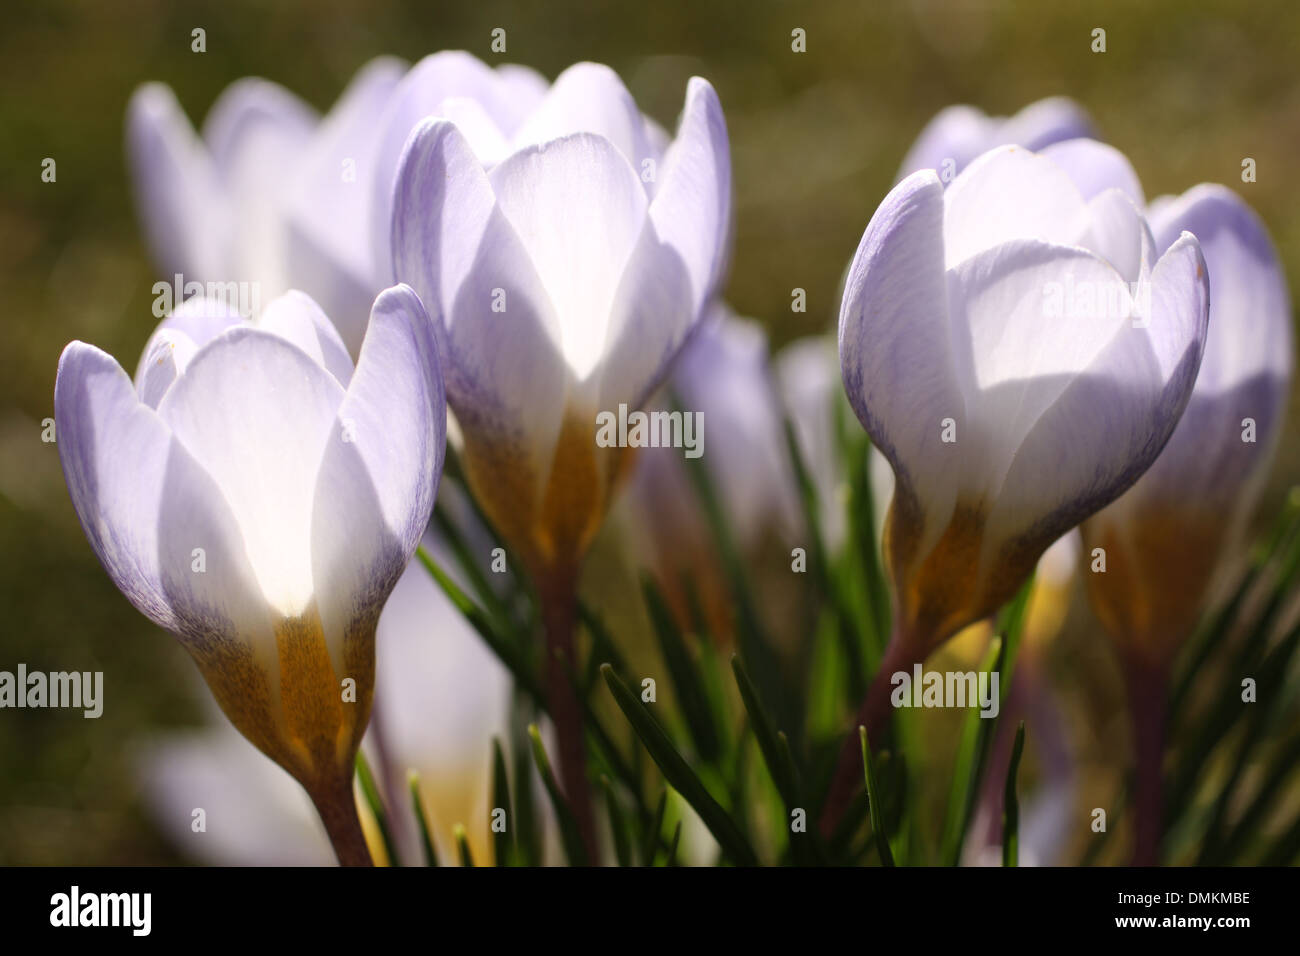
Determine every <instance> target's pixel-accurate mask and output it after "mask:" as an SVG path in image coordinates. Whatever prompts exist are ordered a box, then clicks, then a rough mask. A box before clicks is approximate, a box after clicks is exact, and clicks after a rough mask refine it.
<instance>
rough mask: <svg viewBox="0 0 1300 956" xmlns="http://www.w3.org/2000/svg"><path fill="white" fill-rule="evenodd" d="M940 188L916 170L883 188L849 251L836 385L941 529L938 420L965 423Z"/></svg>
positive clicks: (943, 497) (947, 454)
mask: <svg viewBox="0 0 1300 956" xmlns="http://www.w3.org/2000/svg"><path fill="white" fill-rule="evenodd" d="M943 217H944V189H943V186H942V185H941V184H940V182H939V177H938V176H937V175H935V173H934V172H933V171H930V170H926V171H923V172H919V173H915V174H913V175H912V176H909V177H908V178H907V179H905V180H903V181H902V182H901V183H899V184H898V185H897V186H896V187H894V189H893V190H892V191H891V192H890V193H889V195H888V196H886V197H885V200H884V202H882V203H881V204H880V208H879V209H877V210H876V214H875V215H874V216H872V218H871V222H870V223H869V224H868V226H867V229H866V232H864V233H863V235H862V241H861V243H860V244H859V245H858V251H857V253H856V254H855V255H854V257H853V264H852V265H851V266H850V268H849V273H848V277H847V280H846V283H845V289H844V300H843V304H842V306H841V308H840V321H839V349H840V368H841V372H842V374H843V377H844V389H845V391H846V393H847V394H848V397H849V402H850V404H851V405H852V406H853V409H854V411H855V412H856V413H857V416H858V419H859V421H861V422H862V425H863V427H864V428H865V429H866V431H867V434H868V435H870V436H871V440H872V441H873V442H874V443H875V444H876V446H877V447H879V448H880V449H881V451H883V452H884V454H885V456H886V457H887V458H888V459H889V461H890V464H891V465H893V467H894V471H895V474H897V476H898V478H899V482H900V484H901V486H902V487H903V488H904V489H906V494H907V495H908V496H909V500H910V504H909V505H908V506H909V507H916V506H917V504H918V503H919V502H922V501H923V502H925V503H926V507H927V510H928V511H931V512H933V514H934V519H935V522H937V524H935V523H934V522H931V521H929V520H928V519H927V522H926V524H927V531H928V532H929V533H937V532H938V531H940V530H942V526H943V519H944V517H945V516H946V515H947V514H948V513H949V512H950V511H951V510H952V506H953V502H954V501H955V497H956V492H957V487H956V477H957V469H956V468H954V467H953V464H952V460H951V459H952V457H953V456H952V452H951V449H952V446H951V445H947V444H944V443H942V442H941V440H940V439H941V429H942V422H943V421H944V420H945V419H948V418H952V419H953V420H954V421H956V422H957V424H958V427H964V422H965V419H966V402H965V398H964V397H963V395H962V391H961V388H960V384H959V378H958V372H957V364H956V361H957V357H956V356H955V355H954V354H953V351H952V349H953V343H952V341H951V339H952V336H951V333H950V332H949V319H948V311H949V303H948V280H947V276H946V275H945V273H944V265H943V263H944V239H943V232H944V222H943Z"/></svg>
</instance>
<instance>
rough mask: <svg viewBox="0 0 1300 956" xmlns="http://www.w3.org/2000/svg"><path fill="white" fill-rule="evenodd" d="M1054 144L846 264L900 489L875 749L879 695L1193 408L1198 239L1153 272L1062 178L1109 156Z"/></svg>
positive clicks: (921, 189) (891, 539)
mask: <svg viewBox="0 0 1300 956" xmlns="http://www.w3.org/2000/svg"><path fill="white" fill-rule="evenodd" d="M1060 145H1061V146H1069V147H1070V149H1069V151H1068V153H1067V158H1066V159H1063V160H1062V162H1061V163H1060V164H1058V163H1057V162H1056V161H1054V160H1053V158H1051V156H1050V155H1048V154H1047V153H1046V152H1045V153H1044V154H1036V153H1033V152H1031V151H1029V150H1027V149H1023V148H1020V147H1015V146H1008V147H1001V148H998V149H995V150H991V151H990V152H988V153H986V154H984V155H983V156H981V157H980V158H979V159H977V160H976V161H975V162H973V163H972V164H971V165H970V166H969V167H967V169H966V170H965V171H964V172H963V173H961V174H960V175H959V176H958V177H957V179H956V180H955V181H954V182H953V183H952V184H951V186H949V188H948V189H947V190H945V189H944V188H943V184H942V183H941V182H940V180H939V177H938V175H937V174H936V173H935V172H934V171H932V170H926V171H923V172H919V173H915V174H913V175H911V176H909V177H907V178H906V179H904V180H903V182H902V183H900V184H899V185H898V186H896V187H895V188H894V189H893V190H892V191H891V192H890V193H889V195H888V196H887V197H886V198H885V200H884V202H883V203H881V205H880V208H879V209H878V210H877V211H876V214H875V216H873V217H872V220H871V223H870V224H869V225H868V226H867V229H866V232H865V233H864V235H863V237H862V242H861V244H860V245H859V247H858V251H857V254H856V256H855V257H854V260H853V265H852V267H851V270H850V274H849V278H848V282H847V285H846V289H845V294H844V301H843V305H842V308H841V311H840V360H841V364H842V369H843V374H844V386H845V389H846V391H847V393H848V396H849V401H850V403H851V404H852V406H853V408H854V411H855V412H856V413H857V415H858V418H859V420H860V421H861V422H862V424H863V427H864V428H866V430H867V432H868V434H869V435H870V436H871V439H872V441H873V442H875V444H876V446H877V447H879V448H880V450H881V451H882V452H883V453H884V455H885V456H886V458H888V459H889V462H890V464H891V466H892V467H893V470H894V474H895V477H896V479H897V483H896V488H895V492H894V498H893V501H892V502H891V504H890V511H889V516H888V519H887V522H888V524H887V527H886V532H885V536H886V543H885V554H886V561H887V563H888V567H889V572H890V575H891V578H892V580H893V586H894V592H895V605H896V611H895V615H894V622H895V631H896V633H895V635H894V637H893V639H892V641H891V644H890V647H889V650H888V652H887V654H886V659H885V662H884V664H882V666H881V670H880V673H879V674H878V675H877V679H876V688H875V689H876V693H874V695H869V697H868V705H867V706H865V707H864V712H863V714H862V715H861V716H862V718H863V719H862V722H863V723H864V724H866V725H867V726H868V730H869V731H870V730H871V729H872V728H873V727H875V726H878V725H879V724H881V723H883V721H884V720H885V719H887V715H888V712H889V710H888V700H887V693H885V692H884V691H885V690H887V688H888V684H887V683H882V679H883V681H885V682H887V681H888V679H889V676H890V673H891V672H892V671H893V670H895V669H897V668H898V667H900V666H910V664H911V663H914V662H916V661H919V660H923V659H924V658H925V657H926V656H927V655H928V654H929V652H930V651H931V650H933V649H934V648H935V647H936V646H937V645H938V644H940V643H941V642H942V641H944V640H945V639H947V638H948V637H949V636H951V635H952V634H953V633H955V632H956V631H957V630H958V629H960V628H962V627H964V626H965V625H967V624H969V623H971V622H972V621H975V620H978V619H979V618H982V617H986V616H988V615H990V614H992V613H993V612H994V611H995V610H997V608H998V607H999V606H1000V605H1001V604H1003V603H1004V602H1005V601H1006V600H1007V599H1008V598H1010V597H1011V596H1012V595H1013V594H1014V593H1015V591H1016V590H1017V589H1018V588H1019V587H1020V585H1021V583H1022V582H1023V581H1024V580H1025V578H1026V577H1027V576H1028V574H1029V572H1030V571H1031V570H1032V569H1033V566H1034V563H1035V562H1036V561H1037V560H1038V558H1039V556H1040V555H1041V554H1042V553H1043V551H1044V550H1045V549H1046V548H1047V546H1048V545H1050V544H1051V543H1052V542H1053V541H1055V540H1056V539H1057V538H1058V537H1060V536H1061V535H1062V534H1063V533H1064V532H1066V531H1067V530H1069V529H1070V528H1072V527H1073V526H1074V525H1076V524H1078V523H1079V522H1080V521H1081V520H1082V519H1084V518H1086V517H1088V516H1089V515H1090V514H1092V513H1093V512H1095V511H1097V510H1099V509H1100V508H1102V507H1104V506H1105V505H1106V504H1108V503H1109V502H1111V501H1112V500H1114V499H1115V498H1116V497H1118V496H1119V495H1120V494H1121V493H1122V492H1123V491H1125V490H1126V489H1127V488H1128V487H1129V486H1130V485H1132V484H1133V482H1134V481H1136V480H1137V478H1138V477H1139V476H1140V475H1141V474H1142V472H1143V471H1145V470H1146V469H1147V468H1148V467H1149V466H1150V465H1151V463H1152V462H1153V461H1154V460H1155V458H1156V456H1157V455H1158V454H1159V452H1160V449H1161V448H1163V447H1164V444H1165V442H1166V441H1167V440H1168V439H1169V436H1170V434H1172V432H1173V429H1174V426H1175V425H1176V424H1177V422H1178V418H1179V416H1180V415H1181V414H1182V411H1183V408H1184V407H1185V405H1186V403H1187V400H1188V397H1189V395H1190V394H1191V388H1192V383H1193V382H1194V380H1195V377H1196V371H1197V368H1198V366H1199V364H1200V359H1201V350H1202V347H1203V343H1204V340H1205V329H1206V321H1207V315H1208V308H1209V302H1208V293H1209V289H1208V280H1207V276H1206V269H1205V262H1204V259H1203V258H1202V256H1201V251H1200V247H1199V246H1198V244H1197V242H1196V239H1195V237H1193V236H1192V235H1191V234H1186V233H1185V234H1183V235H1182V236H1181V237H1179V238H1178V239H1177V240H1176V241H1175V242H1174V243H1173V244H1172V245H1171V246H1170V247H1169V249H1168V250H1167V251H1166V252H1165V254H1164V255H1163V256H1162V257H1161V258H1160V259H1159V261H1156V257H1155V255H1154V245H1153V240H1152V237H1151V233H1150V230H1149V229H1148V227H1147V225H1146V223H1145V221H1144V220H1143V218H1142V215H1141V213H1140V212H1139V211H1138V209H1137V207H1136V206H1135V205H1134V203H1133V201H1132V200H1131V198H1130V197H1129V196H1128V195H1126V194H1125V192H1124V191H1123V190H1122V189H1120V188H1117V187H1115V186H1109V187H1108V188H1102V189H1100V191H1098V192H1096V193H1095V195H1092V197H1091V198H1087V195H1088V193H1090V192H1092V189H1091V188H1088V189H1081V188H1080V186H1079V185H1077V184H1076V182H1075V181H1074V179H1072V178H1071V175H1070V172H1071V170H1072V169H1075V168H1076V167H1078V166H1079V165H1080V163H1079V161H1080V159H1081V157H1083V156H1084V155H1085V154H1086V152H1087V151H1090V150H1091V151H1094V152H1095V151H1098V150H1109V148H1108V147H1103V146H1101V145H1100V144H1096V143H1092V142H1091V141H1088V140H1074V141H1072V143H1069V144H1060ZM1112 154H1113V151H1109V152H1107V153H1106V154H1105V155H1107V156H1110V155H1112ZM1097 155H1099V156H1100V155H1101V153H1097ZM1092 185H1094V186H1095V185H1097V184H1092ZM848 749H849V748H847V747H846V753H847V752H848ZM850 769H851V768H850ZM843 779H845V780H846V781H847V783H846V786H848V785H851V784H852V783H853V779H852V776H846V777H844V778H843Z"/></svg>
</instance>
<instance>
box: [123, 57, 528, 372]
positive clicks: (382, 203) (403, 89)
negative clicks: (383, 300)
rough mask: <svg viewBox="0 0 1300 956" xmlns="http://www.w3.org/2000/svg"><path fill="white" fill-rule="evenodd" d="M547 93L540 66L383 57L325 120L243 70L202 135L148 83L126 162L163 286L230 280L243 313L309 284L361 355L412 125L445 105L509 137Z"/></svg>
mask: <svg viewBox="0 0 1300 956" xmlns="http://www.w3.org/2000/svg"><path fill="white" fill-rule="evenodd" d="M545 90H546V82H545V80H543V79H542V77H541V76H540V75H538V74H537V73H535V72H533V71H532V70H529V69H526V68H524V67H518V66H510V65H506V66H501V67H497V68H496V69H492V68H491V67H488V66H487V65H485V64H484V63H482V62H481V61H480V60H478V59H476V58H475V57H473V56H471V55H470V54H468V53H464V52H460V51H444V52H440V53H435V54H433V55H431V56H428V57H425V58H424V59H423V60H421V61H420V62H419V63H417V64H416V65H415V66H414V67H411V68H410V69H409V70H408V69H407V66H406V64H405V63H403V62H402V61H401V60H397V59H395V58H392V57H380V58H377V59H375V60H373V61H371V62H370V63H368V64H366V65H365V66H364V67H363V68H362V69H361V70H359V71H358V72H357V75H356V76H355V78H354V79H353V80H352V82H351V83H350V84H349V85H348V87H347V89H346V90H345V91H344V92H343V94H342V95H341V96H340V97H339V99H338V101H337V103H335V105H334V106H333V107H332V108H331V109H330V111H329V113H328V114H326V115H325V116H324V117H319V116H318V115H317V114H316V112H315V111H314V110H313V109H312V108H311V107H309V106H308V105H307V104H305V103H303V102H302V101H301V100H300V99H298V97H296V96H295V95H294V94H293V93H291V92H289V91H288V90H286V89H284V88H283V87H281V86H279V85H277V84H275V83H271V82H268V81H266V80H262V79H256V78H247V79H242V80H239V81H237V82H236V83H234V84H232V85H231V86H230V87H228V88H227V89H226V90H225V92H223V93H222V94H221V96H220V97H219V98H218V99H217V101H216V103H215V104H214V105H213V107H212V109H211V111H210V112H209V113H208V116H207V119H206V121H205V123H204V125H203V131H202V135H201V136H199V135H196V133H195V131H194V128H193V127H192V126H191V125H190V122H189V120H188V119H187V118H186V117H185V114H184V112H183V111H182V109H181V107H180V104H179V103H177V101H176V97H175V95H174V94H173V93H172V91H171V89H170V88H168V87H167V86H165V85H163V84H161V83H149V84H146V85H145V86H142V87H141V88H140V89H139V90H137V91H136V93H135V95H134V96H133V97H132V99H131V103H130V105H129V106H128V109H127V120H126V127H127V158H128V161H129V165H130V167H131V171H132V174H133V180H134V183H135V193H136V200H137V206H138V209H139V214H140V220H141V222H142V224H143V226H144V230H145V234H146V238H147V239H148V242H149V248H150V250H151V252H152V254H153V259H154V263H155V265H156V266H157V267H158V268H159V269H161V270H163V272H164V278H165V280H166V282H167V283H169V284H170V283H171V282H172V281H173V277H174V276H175V275H180V276H181V277H182V279H181V287H182V290H183V289H184V287H185V285H186V284H188V283H190V282H197V283H199V284H200V285H202V286H203V287H204V289H205V291H207V292H209V293H216V292H222V291H223V290H226V289H230V288H232V287H231V286H230V285H229V284H231V283H235V284H236V285H235V286H234V287H233V296H238V301H239V302H240V304H241V307H243V308H244V310H245V314H255V312H256V311H257V310H258V307H259V305H260V304H265V303H266V302H269V301H270V300H271V299H272V298H274V297H275V296H277V295H279V294H280V293H282V292H284V291H286V290H287V289H289V288H297V289H303V290H305V291H307V292H308V293H310V294H311V295H312V296H313V298H315V299H316V300H317V301H318V302H320V303H321V305H322V307H323V308H324V309H325V311H326V313H327V314H328V315H329V316H330V317H331V319H332V320H333V321H334V323H335V325H336V328H337V329H338V331H339V334H340V336H341V337H342V338H343V341H344V343H345V344H346V345H347V347H348V349H349V351H350V352H351V353H352V354H353V355H354V356H355V355H356V354H357V350H358V349H359V348H360V347H361V341H362V338H363V336H364V334H365V323H366V319H367V318H368V316H369V314H370V304H371V303H372V302H373V301H374V299H375V296H376V295H377V294H378V293H379V292H380V291H381V290H382V289H383V288H384V287H385V286H387V285H389V284H390V283H389V281H387V277H388V276H389V275H390V273H391V271H392V270H391V267H390V263H389V256H388V242H387V237H388V223H389V217H390V215H391V210H392V188H393V179H394V177H395V176H396V174H397V161H398V159H399V158H400V153H401V147H402V144H403V143H404V142H405V141H406V138H407V136H408V135H409V134H410V132H411V129H412V128H413V127H414V126H415V124H416V123H417V122H418V121H419V120H421V119H423V118H424V117H425V116H429V115H444V116H450V117H453V118H455V119H457V120H458V121H459V122H461V123H462V124H463V126H464V127H465V128H467V129H473V130H474V131H476V133H477V134H478V135H480V137H482V138H487V137H488V136H489V134H490V132H494V131H498V130H500V131H504V134H507V135H508V134H510V133H513V132H514V130H515V128H516V127H517V125H518V124H519V122H521V120H522V117H523V116H524V115H525V114H526V113H527V112H528V111H529V110H530V109H531V108H532V106H533V105H535V104H536V103H537V102H538V101H539V100H540V99H541V96H542V93H543V92H545ZM486 148H488V147H485V149H486ZM376 223H381V224H382V225H380V226H377V225H376ZM376 229H378V230H379V231H380V232H381V233H382V235H383V238H384V241H383V243H382V245H380V246H379V247H376V246H375V245H374V244H373V242H372V235H373V233H374V232H375V230H376ZM238 283H246V284H247V287H240V286H239V285H238ZM224 294H227V295H230V294H231V293H228V292H227V293H224ZM183 297H185V298H188V297H189V293H185V294H184V296H183Z"/></svg>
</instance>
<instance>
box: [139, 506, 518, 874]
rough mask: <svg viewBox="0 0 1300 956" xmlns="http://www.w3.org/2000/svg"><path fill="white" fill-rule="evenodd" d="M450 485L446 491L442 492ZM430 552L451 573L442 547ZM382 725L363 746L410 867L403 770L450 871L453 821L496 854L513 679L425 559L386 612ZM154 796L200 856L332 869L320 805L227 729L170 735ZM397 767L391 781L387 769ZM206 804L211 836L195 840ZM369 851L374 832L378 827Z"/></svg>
mask: <svg viewBox="0 0 1300 956" xmlns="http://www.w3.org/2000/svg"><path fill="white" fill-rule="evenodd" d="M446 491H447V488H445V487H444V488H443V489H442V490H441V492H440V494H444V493H445V492H446ZM425 547H427V548H428V549H429V550H430V551H432V552H433V553H434V554H435V556H437V557H439V558H440V560H442V561H443V562H444V566H447V567H450V566H451V562H450V561H449V560H447V559H448V558H449V557H450V555H447V554H446V553H445V550H446V549H445V548H443V547H442V546H441V545H440V543H439V542H438V541H437V540H436V539H434V538H433V536H432V535H429V534H426V535H425ZM375 659H376V660H375V668H376V670H375V705H374V711H375V712H374V719H373V720H372V721H371V726H370V729H369V731H368V732H367V734H366V740H365V742H364V744H363V746H364V748H365V749H366V750H367V752H368V754H369V759H370V761H371V765H372V766H373V767H374V768H375V771H376V773H377V774H378V775H379V777H380V780H379V783H380V786H382V787H384V790H385V797H386V802H387V804H388V811H389V823H390V828H391V830H392V833H393V838H394V840H395V841H396V843H397V845H398V851H399V853H400V854H401V861H402V862H403V863H404V864H406V865H411V864H413V863H416V862H418V861H419V860H420V859H421V858H422V856H421V849H420V847H419V842H418V836H417V830H416V824H415V819H414V817H413V816H412V810H413V808H412V807H411V805H410V799H409V791H408V788H407V786H406V772H407V771H408V770H416V771H418V772H419V774H420V778H421V796H422V798H423V802H424V804H425V806H424V812H425V817H426V819H427V820H428V822H429V827H430V831H431V833H430V835H431V837H432V838H433V841H434V844H435V845H436V846H437V848H438V854H439V860H440V862H441V863H444V864H446V863H451V862H454V861H455V859H456V853H455V841H454V839H453V836H452V827H453V826H454V825H455V824H457V823H462V824H464V825H465V828H466V832H467V835H468V839H469V842H470V847H471V849H472V852H473V854H474V857H475V859H477V860H490V859H491V858H492V857H491V847H490V845H489V843H488V834H489V832H490V825H491V807H489V806H488V800H489V794H490V793H491V760H490V754H491V745H492V738H493V737H499V738H501V739H502V740H505V739H506V738H507V729H508V728H507V715H508V713H509V708H510V696H511V692H512V686H513V685H512V683H511V680H510V676H509V674H508V673H507V672H506V670H505V668H504V667H502V665H501V663H500V661H498V660H497V658H496V657H495V656H494V655H493V654H492V652H491V651H490V650H488V648H487V646H486V645H485V644H484V643H483V640H482V638H480V637H479V636H478V634H477V633H476V632H475V631H474V629H473V628H472V627H471V626H470V625H469V624H468V623H467V622H466V620H465V617H464V615H463V614H461V613H460V611H459V610H458V609H457V608H456V607H455V606H454V605H453V604H452V603H451V601H450V600H449V599H448V598H447V597H446V595H445V594H444V593H443V592H442V590H441V588H439V587H438V586H437V584H435V583H434V581H433V578H432V577H431V576H430V575H429V573H428V572H427V571H426V570H425V569H424V568H423V567H422V566H419V565H417V564H412V565H410V566H408V568H407V570H406V571H405V572H404V573H403V575H402V577H401V579H400V580H399V581H398V582H397V586H396V587H395V588H394V589H393V594H392V597H391V598H389V600H388V603H387V604H385V605H384V610H383V613H382V614H380V616H379V626H378V629H377V632H376V639H375ZM142 764H143V766H142V772H143V776H144V781H145V784H146V796H147V797H148V799H149V802H150V804H151V806H152V807H153V808H154V811H155V816H156V818H157V819H158V821H159V823H160V825H161V826H162V827H163V829H164V831H165V832H166V833H168V834H169V835H170V836H171V837H172V839H173V841H174V842H175V843H176V845H177V846H178V847H179V848H180V849H182V850H184V851H186V852H187V853H189V854H192V855H193V856H195V857H197V858H199V859H202V860H206V861H209V862H214V863H218V864H225V865H231V864H234V865H268V864H270V865H285V864H299V865H302V864H305V865H321V864H324V863H327V862H329V860H330V858H331V857H330V851H329V843H328V840H327V839H326V834H325V833H324V831H322V830H321V829H320V824H319V822H318V821H317V820H316V819H315V817H314V814H313V813H312V809H311V804H310V803H309V802H308V801H307V799H306V797H305V796H304V795H303V793H302V791H301V790H300V789H299V788H297V787H295V786H294V785H293V783H292V781H291V780H290V779H289V777H287V776H286V775H285V774H283V773H281V772H280V771H279V770H278V769H276V767H275V766H274V764H272V763H271V762H270V761H268V760H266V759H265V758H264V757H262V756H260V755H259V754H257V753H255V752H254V751H253V750H252V749H251V748H249V747H247V746H246V745H244V744H242V743H241V742H239V740H238V737H237V735H236V734H235V733H234V732H233V731H230V730H227V729H225V728H218V727H212V728H209V729H205V730H203V731H200V732H197V733H186V734H173V735H169V736H168V737H166V738H163V739H161V740H157V741H154V742H152V743H150V744H149V746H148V747H147V748H146V749H145V751H144V755H143V759H142ZM388 767H391V768H392V770H393V772H392V773H391V774H384V773H383V770H384V768H388ZM196 807H201V808H203V809H204V811H205V817H206V830H204V831H203V832H201V833H196V832H194V830H193V828H192V815H193V810H194V808H196ZM367 837H368V838H369V842H370V845H371V847H372V851H373V850H374V849H375V848H376V841H375V839H374V836H373V835H372V834H370V833H369V832H367Z"/></svg>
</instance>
